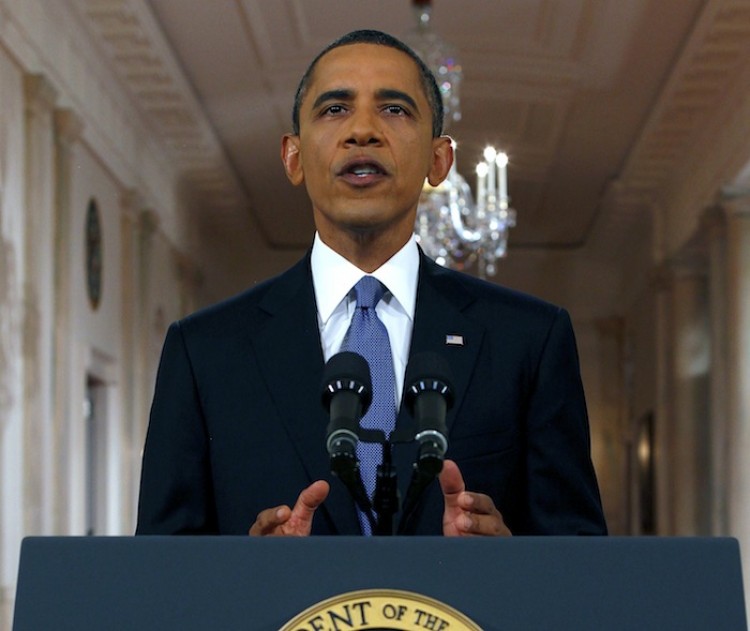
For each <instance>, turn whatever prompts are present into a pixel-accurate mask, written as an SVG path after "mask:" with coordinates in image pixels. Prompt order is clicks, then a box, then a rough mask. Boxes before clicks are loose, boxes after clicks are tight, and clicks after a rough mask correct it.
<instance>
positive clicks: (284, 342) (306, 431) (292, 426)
mask: <svg viewBox="0 0 750 631" xmlns="http://www.w3.org/2000/svg"><path fill="white" fill-rule="evenodd" d="M260 308H261V309H262V310H264V311H265V312H266V313H267V314H268V316H269V318H268V320H267V322H266V323H265V325H264V326H263V327H262V328H261V330H260V331H258V333H257V334H256V335H254V336H253V347H254V349H255V353H256V356H257V358H258V363H259V365H260V366H261V371H262V372H263V374H264V376H265V379H266V385H267V388H268V391H269V393H270V395H271V397H272V399H273V401H274V403H275V406H276V409H277V410H278V411H279V417H280V419H281V421H282V423H284V426H285V428H286V430H287V433H288V435H289V438H290V440H291V442H292V444H293V445H294V447H295V449H296V451H297V455H298V457H299V459H300V461H301V462H302V465H303V466H304V468H305V471H306V473H307V475H308V484H309V483H310V482H313V481H315V480H321V479H323V480H331V474H330V466H329V459H328V453H327V451H326V449H325V428H326V426H327V424H328V415H327V414H326V412H325V410H324V409H323V407H322V405H321V402H320V395H321V391H320V387H321V380H322V377H323V364H324V362H323V351H322V349H321V346H320V333H319V330H318V322H317V309H316V306H315V295H314V290H313V285H312V275H311V271H310V264H309V254H308V256H307V257H305V258H304V259H303V260H302V261H300V262H299V263H298V264H297V265H295V266H294V267H293V268H291V269H290V270H289V271H288V272H287V273H285V274H283V275H282V276H281V277H279V279H278V280H277V281H276V282H275V283H274V284H273V286H272V287H271V288H270V289H269V291H268V293H267V294H266V296H265V297H264V298H263V299H262V301H261V304H260ZM299 490H300V491H301V490H302V488H300V489H299ZM322 510H324V511H325V512H326V513H327V516H328V518H329V520H330V521H331V522H332V523H334V524H335V529H336V530H338V532H339V533H342V534H356V533H358V532H359V522H358V520H357V515H356V511H355V509H354V505H353V502H352V501H351V500H350V498H349V496H348V493H347V491H346V489H345V488H344V486H343V485H342V484H341V483H340V482H338V481H337V480H332V481H331V493H330V495H329V497H328V499H327V500H326V502H325V503H324V504H323V507H322Z"/></svg>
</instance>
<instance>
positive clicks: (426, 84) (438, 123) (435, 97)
mask: <svg viewBox="0 0 750 631" xmlns="http://www.w3.org/2000/svg"><path fill="white" fill-rule="evenodd" d="M351 44H376V45H378V46H388V47H389V48H395V49H396V50H400V51H401V52H402V53H405V54H406V55H408V56H409V57H410V58H411V59H412V61H414V63H415V64H416V65H417V69H418V70H419V76H420V79H421V80H422V89H423V90H424V92H425V96H426V97H427V102H428V103H429V104H430V110H431V111H432V135H433V137H434V138H437V137H438V136H440V135H442V133H443V97H442V95H441V94H440V88H439V87H438V84H437V81H435V75H433V74H432V71H431V70H430V69H429V68H428V67H427V64H425V63H424V61H422V59H421V58H420V57H419V55H417V53H415V52H414V51H413V50H412V49H411V48H409V47H408V46H407V45H406V44H404V43H403V42H402V41H401V40H400V39H397V38H396V37H393V35H389V34H388V33H383V32H382V31H374V30H370V29H364V30H359V31H352V32H351V33H347V34H346V35H342V36H341V37H339V38H338V39H337V40H335V41H333V42H331V43H330V44H328V46H326V47H325V48H324V49H323V50H322V51H320V52H319V53H318V55H317V56H316V57H315V59H313V60H312V62H311V63H310V65H309V66H308V67H307V70H305V74H303V75H302V79H300V82H299V85H298V86H297V92H296V94H295V95H294V107H293V108H292V131H293V132H294V134H295V135H299V112H300V108H301V107H302V100H303V99H304V98H305V93H306V92H307V87H308V85H309V83H310V78H311V77H312V74H313V71H314V70H315V66H316V65H317V64H318V62H319V61H320V59H321V57H323V56H324V55H325V54H326V53H328V52H330V51H332V50H333V49H334V48H339V47H341V46H349V45H351Z"/></svg>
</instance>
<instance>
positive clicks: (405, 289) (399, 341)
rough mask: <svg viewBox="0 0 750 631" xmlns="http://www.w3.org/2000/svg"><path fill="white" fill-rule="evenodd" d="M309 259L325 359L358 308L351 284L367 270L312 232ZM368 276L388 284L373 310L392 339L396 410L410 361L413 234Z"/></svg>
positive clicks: (416, 258)
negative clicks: (312, 237) (350, 260)
mask: <svg viewBox="0 0 750 631" xmlns="http://www.w3.org/2000/svg"><path fill="white" fill-rule="evenodd" d="M310 262H311V265H312V277H313V288H314V290H315V303H316V304H317V308H318V328H319V331H320V341H321V344H322V346H323V357H324V358H325V361H328V360H329V359H330V358H331V357H332V356H333V355H335V354H336V353H338V352H339V350H340V349H341V344H342V342H343V341H344V336H345V335H346V331H347V330H348V328H349V324H350V322H351V319H352V316H353V315H354V310H355V308H356V306H357V301H356V296H355V294H354V285H356V284H357V282H359V280H360V279H361V278H362V277H363V276H367V275H368V274H366V273H365V272H363V271H362V270H361V269H359V268H358V267H356V266H355V265H353V264H352V263H350V262H349V261H347V260H346V259H345V258H344V257H343V256H341V255H340V254H338V253H337V252H335V251H334V250H332V249H331V248H330V247H328V246H327V245H326V244H325V243H323V241H322V240H321V239H320V237H319V235H318V233H317V232H316V233H315V241H314V242H313V248H312V255H311V261H310ZM369 275H370V276H374V277H375V278H377V279H378V280H379V281H380V282H381V283H383V284H384V285H385V286H386V287H387V288H388V291H386V292H385V294H384V296H383V298H382V300H381V301H380V302H379V303H378V304H377V306H376V307H375V311H376V313H377V314H378V317H379V318H380V320H381V321H382V322H383V324H384V325H385V328H386V329H387V330H388V337H389V338H390V342H391V352H392V354H393V367H394V372H395V376H396V393H395V394H396V407H397V408H398V405H399V404H400V401H401V393H402V392H403V388H404V372H405V371H406V364H407V362H408V361H409V345H410V344H411V333H412V329H413V327H414V310H415V309H416V304H417V279H418V275H419V249H418V248H417V243H416V240H415V239H414V235H412V237H411V239H409V241H408V242H407V243H406V245H404V247H403V248H401V249H400V250H399V251H398V252H396V254H394V255H393V256H392V257H391V258H390V259H388V261H386V262H385V263H384V264H383V265H381V266H380V267H379V268H378V269H376V270H375V271H374V272H372V273H371V274H369Z"/></svg>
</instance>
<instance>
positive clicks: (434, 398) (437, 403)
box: [398, 353, 453, 534]
mask: <svg viewBox="0 0 750 631" xmlns="http://www.w3.org/2000/svg"><path fill="white" fill-rule="evenodd" d="M404 383H405V385H406V388H405V390H404V403H405V404H406V406H407V409H408V410H409V413H410V414H411V415H412V417H413V418H414V420H415V422H416V435H415V440H416V442H417V443H418V447H417V457H416V460H415V462H414V467H413V471H412V478H411V481H410V482H409V489H408V491H407V493H406V499H405V500H404V510H403V513H402V515H401V521H400V523H399V528H398V532H399V534H404V533H405V531H406V529H407V528H408V525H409V521H410V520H411V518H412V515H413V514H414V511H415V510H416V507H417V504H418V502H419V499H420V497H421V496H422V493H423V492H424V490H425V489H426V488H427V486H428V485H429V484H430V483H431V482H432V481H433V480H434V479H435V478H436V477H437V475H438V474H439V473H440V472H441V471H442V469H443V460H444V459H445V452H446V451H447V450H448V438H447V434H448V427H447V425H446V422H445V418H446V414H447V413H448V410H449V409H450V407H451V406H452V405H453V386H452V384H451V379H450V368H449V366H448V362H447V361H446V360H445V359H444V358H443V357H442V356H440V355H438V354H437V353H420V354H418V355H415V356H414V357H412V358H411V360H410V361H409V365H408V367H407V369H406V376H405V378H404Z"/></svg>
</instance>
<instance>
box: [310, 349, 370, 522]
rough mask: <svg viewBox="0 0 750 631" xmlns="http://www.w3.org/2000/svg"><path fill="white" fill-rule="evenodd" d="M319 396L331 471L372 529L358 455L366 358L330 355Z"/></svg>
mask: <svg viewBox="0 0 750 631" xmlns="http://www.w3.org/2000/svg"><path fill="white" fill-rule="evenodd" d="M321 400H322V403H323V407H324V408H325V409H326V410H327V411H328V413H329V415H330V421H329V423H328V427H327V428H326V435H327V438H326V449H327V450H328V455H329V457H330V462H331V472H332V473H333V474H334V475H335V476H336V477H338V478H339V479H340V480H341V482H343V484H344V486H346V488H347V489H348V490H349V493H350V494H351V496H352V498H353V499H354V502H355V503H356V504H357V506H358V507H359V509H360V511H361V512H362V513H363V514H364V515H366V516H367V519H368V520H369V522H370V526H371V528H372V531H373V532H374V531H375V527H376V524H375V518H374V516H373V514H372V505H371V503H370V498H369V497H368V496H367V491H366V489H365V486H364V484H363V482H362V476H361V475H360V473H359V459H358V458H357V442H358V440H359V434H360V430H359V421H360V419H361V418H362V416H363V415H364V414H365V412H367V408H369V407H370V403H371V402H372V381H371V379H370V367H369V366H368V364H367V361H366V360H365V358H364V357H362V356H361V355H358V354H357V353H351V352H343V353H338V354H336V355H334V356H333V357H331V359H329V360H328V363H327V364H326V365H325V368H324V370H323V392H322V396H321Z"/></svg>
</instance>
